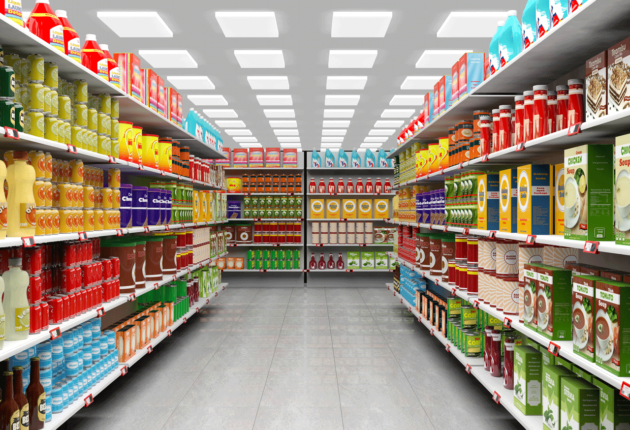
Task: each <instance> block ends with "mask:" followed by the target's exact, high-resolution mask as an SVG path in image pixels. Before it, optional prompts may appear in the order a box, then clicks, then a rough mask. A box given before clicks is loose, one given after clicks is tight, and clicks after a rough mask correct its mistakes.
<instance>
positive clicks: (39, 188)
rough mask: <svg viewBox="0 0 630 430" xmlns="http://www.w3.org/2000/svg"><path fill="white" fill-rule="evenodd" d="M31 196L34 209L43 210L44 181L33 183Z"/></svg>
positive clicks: (44, 204) (44, 201) (44, 203)
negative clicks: (33, 198)
mask: <svg viewBox="0 0 630 430" xmlns="http://www.w3.org/2000/svg"><path fill="white" fill-rule="evenodd" d="M33 195H34V196H35V207H37V208H43V207H45V206H46V183H45V182H44V181H35V183H34V184H33Z"/></svg>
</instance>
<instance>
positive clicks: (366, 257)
mask: <svg viewBox="0 0 630 430" xmlns="http://www.w3.org/2000/svg"><path fill="white" fill-rule="evenodd" d="M361 270H374V253H373V252H363V251H362V252H361Z"/></svg>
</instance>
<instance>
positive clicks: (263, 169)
mask: <svg viewBox="0 0 630 430" xmlns="http://www.w3.org/2000/svg"><path fill="white" fill-rule="evenodd" d="M224 170H226V171H228V172H233V171H236V170H245V171H246V172H250V173H252V172H253V173H255V172H258V171H260V172H277V171H289V172H291V171H293V172H300V173H301V172H302V171H303V170H304V169H302V168H301V167H297V166H296V167H225V168H224Z"/></svg>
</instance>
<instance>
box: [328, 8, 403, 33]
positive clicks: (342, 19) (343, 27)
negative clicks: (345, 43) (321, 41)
mask: <svg viewBox="0 0 630 430" xmlns="http://www.w3.org/2000/svg"><path fill="white" fill-rule="evenodd" d="M391 20H392V12H333V20H332V31H331V34H330V35H331V37H385V34H386V33H387V28H388V27H389V23H390V22H391Z"/></svg>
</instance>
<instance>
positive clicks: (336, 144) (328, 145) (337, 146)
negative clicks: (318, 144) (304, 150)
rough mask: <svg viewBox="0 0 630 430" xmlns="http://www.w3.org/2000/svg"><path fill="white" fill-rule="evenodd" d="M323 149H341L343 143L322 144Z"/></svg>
mask: <svg viewBox="0 0 630 430" xmlns="http://www.w3.org/2000/svg"><path fill="white" fill-rule="evenodd" d="M322 148H341V142H322Z"/></svg>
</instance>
